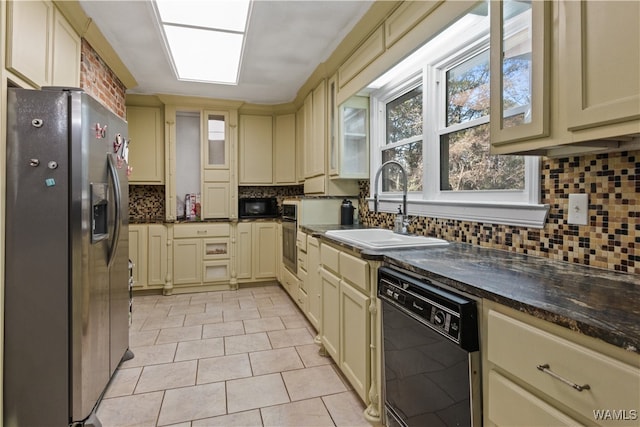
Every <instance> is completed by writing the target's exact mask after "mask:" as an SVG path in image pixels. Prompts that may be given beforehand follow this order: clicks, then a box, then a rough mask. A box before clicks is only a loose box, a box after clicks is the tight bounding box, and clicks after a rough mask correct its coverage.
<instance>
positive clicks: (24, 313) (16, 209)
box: [0, 89, 70, 426]
mask: <svg viewBox="0 0 640 427" xmlns="http://www.w3.org/2000/svg"><path fill="white" fill-rule="evenodd" d="M66 117H67V97H66V95H64V94H62V93H52V92H51V93H43V94H41V95H40V96H37V97H34V96H32V94H31V92H29V91H15V90H11V89H10V90H9V91H8V101H7V196H6V223H7V227H6V260H5V266H6V271H5V306H4V316H5V317H4V323H5V324H4V393H3V400H4V411H3V417H4V425H25V426H29V425H42V424H45V421H46V423H49V424H51V425H67V424H68V423H69V395H70V393H69V376H70V371H69V357H70V356H69V349H70V341H69V328H68V323H69V309H70V308H69V293H68V283H69V280H70V276H69V273H70V271H69V251H68V239H69V212H68V206H69V193H68V191H67V189H68V188H69V179H68V177H69V168H70V165H69V161H68V156H67V149H68V133H69V129H68V120H66ZM51 161H55V162H56V167H55V168H50V167H49V166H48V163H49V162H51ZM54 390H55V392H54ZM0 424H2V423H0Z"/></svg>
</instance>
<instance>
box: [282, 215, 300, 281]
mask: <svg viewBox="0 0 640 427" xmlns="http://www.w3.org/2000/svg"><path fill="white" fill-rule="evenodd" d="M297 234H298V204H297V203H296V202H293V203H286V202H285V203H284V204H283V205H282V261H283V262H284V266H285V267H287V268H288V269H289V271H291V272H292V273H293V274H298V254H297V248H296V238H297Z"/></svg>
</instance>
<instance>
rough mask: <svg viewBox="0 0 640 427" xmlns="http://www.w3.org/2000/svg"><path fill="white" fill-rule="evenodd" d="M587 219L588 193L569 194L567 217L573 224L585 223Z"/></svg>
mask: <svg viewBox="0 0 640 427" xmlns="http://www.w3.org/2000/svg"><path fill="white" fill-rule="evenodd" d="M588 219H589V195H588V194H569V218H568V219H567V222H568V223H569V224H574V225H587V223H588Z"/></svg>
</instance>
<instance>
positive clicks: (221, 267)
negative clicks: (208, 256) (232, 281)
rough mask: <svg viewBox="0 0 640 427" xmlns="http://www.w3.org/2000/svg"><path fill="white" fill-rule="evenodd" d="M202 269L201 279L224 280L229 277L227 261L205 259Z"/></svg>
mask: <svg viewBox="0 0 640 427" xmlns="http://www.w3.org/2000/svg"><path fill="white" fill-rule="evenodd" d="M202 266H203V270H202V281H203V282H205V283H210V282H226V281H228V280H229V278H230V274H229V261H205V262H204V263H203V264H202Z"/></svg>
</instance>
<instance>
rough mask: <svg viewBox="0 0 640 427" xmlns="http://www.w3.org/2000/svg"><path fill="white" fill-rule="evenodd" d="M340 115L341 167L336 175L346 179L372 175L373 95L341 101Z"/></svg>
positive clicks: (339, 154)
mask: <svg viewBox="0 0 640 427" xmlns="http://www.w3.org/2000/svg"><path fill="white" fill-rule="evenodd" d="M338 115H339V117H338V142H337V144H336V145H337V146H336V149H337V155H336V157H337V159H336V166H337V167H336V168H335V169H334V170H333V173H332V175H334V177H338V178H346V179H368V178H369V98H365V97H361V96H354V97H352V98H350V99H349V100H347V101H346V102H345V103H344V104H342V105H340V107H339V108H338ZM332 158H333V156H332Z"/></svg>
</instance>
